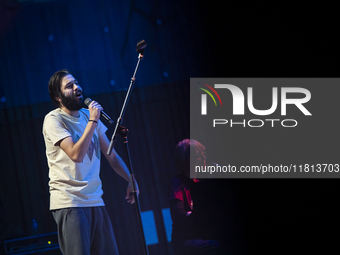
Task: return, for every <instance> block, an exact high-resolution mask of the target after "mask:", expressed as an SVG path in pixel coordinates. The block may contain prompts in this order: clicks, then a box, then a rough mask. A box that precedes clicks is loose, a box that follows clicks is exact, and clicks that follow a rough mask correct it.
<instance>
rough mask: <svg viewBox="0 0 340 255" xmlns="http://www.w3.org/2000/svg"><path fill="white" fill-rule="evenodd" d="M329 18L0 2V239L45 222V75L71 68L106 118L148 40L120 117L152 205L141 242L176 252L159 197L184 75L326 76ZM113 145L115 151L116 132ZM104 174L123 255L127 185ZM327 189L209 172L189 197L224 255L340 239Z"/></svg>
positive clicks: (329, 10) (286, 7)
mask: <svg viewBox="0 0 340 255" xmlns="http://www.w3.org/2000/svg"><path fill="white" fill-rule="evenodd" d="M337 15H338V13H337V8H336V6H332V5H330V4H328V3H327V2H317V3H309V4H308V5H304V4H303V2H301V3H299V2H297V1H284V3H283V2H282V3H281V2H277V1H276V2H275V1H258V2H253V1H231V0H230V1H214V3H204V4H203V3H198V2H197V1H185V0H182V1H152V2H149V1H138V0H135V1H109V0H97V1H79V0H69V1H64V0H55V1H47V0H45V1H43V0H41V1H33V0H31V1H30V0H26V1H8V0H1V1H0V131H1V134H2V142H1V153H0V169H1V178H0V187H1V188H0V200H1V203H2V204H3V206H0V208H1V209H2V212H1V214H0V216H1V227H0V229H1V231H2V232H1V235H0V237H1V242H3V240H5V239H8V238H14V237H19V236H30V235H32V234H34V233H33V232H32V220H33V219H35V220H36V221H37V222H38V234H43V233H49V232H54V231H56V226H55V223H54V220H53V218H52V215H51V213H50V212H49V210H48V208H49V193H48V167H47V161H46V157H45V146H44V141H43V136H42V132H41V130H42V122H43V118H44V116H45V115H46V114H47V113H48V112H49V111H50V110H52V109H53V105H52V103H50V99H49V96H48V91H47V83H48V80H49V78H50V76H51V75H52V74H53V73H54V72H55V71H57V70H59V69H62V68H67V69H69V70H70V71H71V72H72V73H74V75H75V77H76V78H77V79H78V80H79V82H80V85H81V86H82V88H83V89H84V92H85V97H91V98H92V99H94V100H96V101H98V102H100V103H101V104H102V105H103V107H104V109H105V112H106V113H108V114H109V115H110V116H111V117H112V118H113V119H115V118H116V117H117V116H118V114H119V109H120V107H121V105H122V103H123V99H124V96H125V93H126V89H127V87H128V85H129V82H130V78H131V76H132V73H133V70H134V67H135V64H136V62H137V53H136V52H135V47H136V43H137V42H138V41H140V40H142V39H144V40H146V42H147V44H148V46H147V49H146V52H145V58H144V59H143V60H142V62H141V66H140V68H139V70H138V73H137V82H136V85H135V88H134V90H133V93H132V96H131V99H130V103H129V105H128V108H127V111H126V115H125V119H124V123H123V124H124V125H125V126H127V127H128V128H129V130H130V138H129V141H130V143H129V144H130V149H131V155H132V163H133V167H134V171H135V176H136V179H137V180H138V183H139V186H140V191H141V193H140V204H141V211H142V212H145V211H152V212H153V215H154V220H155V229H156V232H157V237H158V241H157V243H155V244H152V245H149V252H150V254H173V253H172V250H171V247H170V244H169V242H168V239H167V234H166V227H165V225H164V222H165V220H164V217H163V214H162V210H163V209H166V208H168V207H169V204H168V201H167V195H166V192H167V186H168V184H169V181H170V179H171V178H172V176H173V175H174V172H173V169H172V159H173V153H174V147H175V145H176V144H177V142H178V141H180V140H182V139H184V138H188V137H189V109H188V107H189V78H190V77H337V76H338V73H339V71H338V68H339V64H338V63H339V60H338V59H339V57H340V54H339V49H338V48H339V47H338V45H339V39H338V37H337V36H336V35H337V32H338V28H339V25H338V20H337ZM321 103H326V102H321ZM330 117H337V114H336V111H335V112H334V114H330ZM112 129H113V128H110V129H109V131H108V133H107V134H108V136H109V137H111V134H112V132H113V130H112ZM311 139H314V138H313V137H311ZM334 139H337V138H336V137H335V138H334ZM116 150H117V151H118V153H119V154H120V155H121V156H122V157H123V158H124V159H126V157H125V155H124V151H123V147H122V145H121V139H119V138H118V141H117V143H116ZM296 153H300V152H296ZM320 153H322V151H320ZM101 177H102V180H103V189H104V200H105V202H106V205H107V209H108V211H109V214H110V216H111V219H112V224H113V227H114V230H115V233H116V238H117V242H118V246H119V250H120V252H121V254H141V252H140V251H141V247H142V246H141V243H140V241H139V236H138V235H139V234H138V233H139V229H138V225H137V220H136V217H135V211H134V209H133V207H132V206H130V205H127V204H126V202H125V199H124V196H125V190H126V183H125V181H124V180H122V179H121V178H120V177H118V176H117V175H115V174H114V173H113V171H112V170H111V169H110V168H109V167H108V164H107V163H106V161H105V160H103V163H102V170H101ZM338 185H339V180H302V179H300V180H276V179H272V180H212V181H207V182H206V183H205V185H202V187H201V191H200V192H199V193H198V194H199V198H200V199H201V200H203V201H208V202H206V203H207V206H206V207H207V208H209V213H208V214H210V216H209V217H208V216H207V217H206V218H205V220H202V226H204V225H205V226H206V228H207V229H209V231H207V232H209V233H211V234H212V236H214V237H216V238H217V239H219V240H220V241H221V242H223V243H225V244H228V246H229V247H230V250H232V251H233V252H234V253H235V254H241V251H242V252H245V253H248V254H277V253H282V254H283V253H285V254H286V253H289V254H307V253H309V254H325V253H327V252H328V251H331V250H332V248H333V243H334V242H333V240H334V239H333V238H332V237H335V238H337V237H338V236H339V221H338V220H337V217H338V215H339V210H338V204H339V196H338V194H339V191H338V190H339V188H338ZM204 199H205V200H204ZM204 221H206V222H204ZM208 225H210V226H208ZM8 226H10V227H8ZM5 229H12V231H9V232H13V233H12V234H9V232H5ZM335 240H336V239H335ZM1 248H2V247H1ZM230 254H232V253H231V252H230Z"/></svg>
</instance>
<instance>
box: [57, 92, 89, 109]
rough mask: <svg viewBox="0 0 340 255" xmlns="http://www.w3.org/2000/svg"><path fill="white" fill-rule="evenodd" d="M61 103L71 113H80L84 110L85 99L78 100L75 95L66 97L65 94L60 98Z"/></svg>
mask: <svg viewBox="0 0 340 255" xmlns="http://www.w3.org/2000/svg"><path fill="white" fill-rule="evenodd" d="M60 98H61V103H62V104H63V106H65V107H66V108H67V109H68V110H70V111H79V110H80V109H81V108H83V100H84V99H83V97H81V98H77V97H75V96H74V95H72V96H70V97H66V96H64V95H63V94H61V96H60Z"/></svg>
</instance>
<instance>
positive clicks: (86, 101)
mask: <svg viewBox="0 0 340 255" xmlns="http://www.w3.org/2000/svg"><path fill="white" fill-rule="evenodd" d="M91 102H92V99H91V98H86V99H85V101H84V104H86V105H87V106H89V105H90V104H91ZM100 116H101V117H103V118H104V119H105V120H106V121H107V122H109V123H110V124H112V123H113V120H112V119H111V118H110V116H109V115H107V114H106V113H105V112H103V111H101V112H100Z"/></svg>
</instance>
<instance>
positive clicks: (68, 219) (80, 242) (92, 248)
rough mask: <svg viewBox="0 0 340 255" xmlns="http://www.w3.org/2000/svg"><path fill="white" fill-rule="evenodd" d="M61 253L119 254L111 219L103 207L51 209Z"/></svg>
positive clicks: (65, 254)
mask: <svg viewBox="0 0 340 255" xmlns="http://www.w3.org/2000/svg"><path fill="white" fill-rule="evenodd" d="M52 214H53V217H54V219H55V221H56V223H57V228H58V241H59V246H60V250H61V252H62V253H63V255H108V254H112V255H118V254H119V253H118V248H117V243H116V239H115V236H114V233H113V229H112V225H111V221H110V218H109V216H108V214H107V212H106V209H105V207H104V206H101V207H71V208H65V209H58V210H53V211H52Z"/></svg>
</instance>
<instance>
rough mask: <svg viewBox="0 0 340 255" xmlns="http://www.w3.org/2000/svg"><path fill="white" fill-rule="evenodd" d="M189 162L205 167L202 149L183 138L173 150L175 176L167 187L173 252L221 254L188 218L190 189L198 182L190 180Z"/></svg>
mask: <svg viewBox="0 0 340 255" xmlns="http://www.w3.org/2000/svg"><path fill="white" fill-rule="evenodd" d="M190 161H191V163H192V164H191V165H192V167H194V166H195V165H200V166H205V165H206V156H205V147H204V146H203V145H202V144H201V143H199V142H198V141H196V140H193V139H185V140H183V141H181V142H179V143H178V144H177V146H176V149H175V164H174V165H175V168H176V171H177V172H178V174H177V175H176V176H175V178H173V179H172V180H171V183H170V188H169V202H170V213H171V218H172V222H173V225H172V246H173V249H174V251H175V253H176V255H182V254H183V255H184V254H190V255H191V254H197V255H198V254H222V253H221V250H220V249H221V245H220V243H219V242H217V241H215V240H205V239H203V238H202V236H201V231H199V230H198V229H197V222H195V218H194V217H193V216H192V212H193V211H194V201H193V200H192V196H191V193H190V187H191V185H193V184H194V183H195V182H199V180H197V179H195V178H194V179H190Z"/></svg>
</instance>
